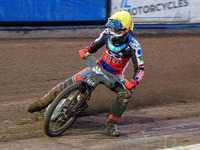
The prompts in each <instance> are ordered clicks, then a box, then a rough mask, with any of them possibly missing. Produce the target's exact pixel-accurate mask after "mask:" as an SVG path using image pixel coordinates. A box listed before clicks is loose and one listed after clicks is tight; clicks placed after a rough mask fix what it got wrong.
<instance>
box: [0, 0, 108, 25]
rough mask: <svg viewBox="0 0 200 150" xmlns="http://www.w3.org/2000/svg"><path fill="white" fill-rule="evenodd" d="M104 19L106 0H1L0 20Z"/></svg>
mask: <svg viewBox="0 0 200 150" xmlns="http://www.w3.org/2000/svg"><path fill="white" fill-rule="evenodd" d="M102 20H106V0H0V22H1V21H6V22H9V21H12V22H13V21H14V22H15V21H16V22H18V21H102Z"/></svg>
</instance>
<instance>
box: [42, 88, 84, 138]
mask: <svg viewBox="0 0 200 150" xmlns="http://www.w3.org/2000/svg"><path fill="white" fill-rule="evenodd" d="M85 91H86V89H85V87H84V86H83V85H82V84H76V85H71V86H69V87H68V88H66V89H64V90H63V91H62V92H61V93H60V94H59V95H58V96H57V97H56V98H55V99H54V101H53V102H52V103H51V104H50V106H49V108H48V109H47V110H46V112H45V117H44V132H45V134H46V135H48V136H50V137H55V136H59V135H61V134H62V133H64V132H65V131H66V130H67V129H69V128H70V127H71V126H72V124H73V123H74V122H75V121H76V119H77V118H78V115H79V114H80V112H81V110H80V111H79V112H75V113H73V114H71V112H72V111H71V110H72V109H73V108H74V106H75V105H76V103H77V102H78V100H77V99H80V95H82V94H84V93H85ZM60 103H61V104H60ZM57 106H58V107H57ZM55 113H56V114H55ZM68 114H69V115H68Z"/></svg>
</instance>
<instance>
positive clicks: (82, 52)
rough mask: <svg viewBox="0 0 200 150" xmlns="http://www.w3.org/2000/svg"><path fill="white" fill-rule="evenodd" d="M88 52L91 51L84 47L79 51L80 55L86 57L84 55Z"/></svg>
mask: <svg viewBox="0 0 200 150" xmlns="http://www.w3.org/2000/svg"><path fill="white" fill-rule="evenodd" d="M87 52H89V49H82V50H80V51H79V55H80V56H81V57H82V58H84V56H85V54H86V53H87Z"/></svg>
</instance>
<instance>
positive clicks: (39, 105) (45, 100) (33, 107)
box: [26, 68, 89, 113]
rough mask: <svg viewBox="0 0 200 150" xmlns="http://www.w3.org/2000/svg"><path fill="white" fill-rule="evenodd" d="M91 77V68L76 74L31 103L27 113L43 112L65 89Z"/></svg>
mask: <svg viewBox="0 0 200 150" xmlns="http://www.w3.org/2000/svg"><path fill="white" fill-rule="evenodd" d="M88 76H89V68H86V69H84V70H82V71H80V72H79V73H77V74H75V75H74V76H73V77H71V78H68V79H67V80H65V81H64V82H62V83H60V84H58V85H57V86H55V87H54V88H53V89H51V90H50V91H49V93H47V94H46V95H45V96H43V97H42V98H40V99H39V100H37V101H35V102H32V103H30V104H29V105H27V108H26V109H27V111H28V112H30V113H33V112H36V111H41V110H42V109H44V108H45V107H46V106H48V105H49V104H50V103H51V102H52V101H53V100H54V99H55V98H56V96H57V95H58V94H59V93H60V92H61V91H62V90H64V89H65V88H67V87H68V86H70V85H72V84H80V83H81V82H82V81H84V80H86V79H87V77H88Z"/></svg>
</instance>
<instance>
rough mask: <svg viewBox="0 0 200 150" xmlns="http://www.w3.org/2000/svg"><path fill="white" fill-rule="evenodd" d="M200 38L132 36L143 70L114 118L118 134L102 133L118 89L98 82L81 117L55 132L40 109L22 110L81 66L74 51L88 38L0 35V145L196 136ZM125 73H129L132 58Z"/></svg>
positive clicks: (136, 148) (199, 131)
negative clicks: (58, 133) (62, 131)
mask: <svg viewBox="0 0 200 150" xmlns="http://www.w3.org/2000/svg"><path fill="white" fill-rule="evenodd" d="M199 38H200V35H181V34H180V35H137V36H136V39H137V40H138V41H139V42H140V43H141V45H142V49H143V59H144V62H145V76H144V79H143V81H142V82H141V84H140V85H139V86H138V87H137V88H136V89H135V95H134V97H133V101H132V102H131V104H130V105H129V107H128V110H127V111H126V112H125V113H124V114H123V116H122V119H121V121H120V123H119V128H120V129H121V131H122V136H120V137H119V138H114V137H109V136H108V135H107V134H106V133H105V132H104V123H105V120H106V115H107V112H108V111H109V107H110V105H111V104H112V102H113V100H114V97H115V94H114V93H110V91H108V90H107V89H106V88H105V87H103V86H100V87H98V88H97V89H96V91H95V92H94V94H93V95H92V98H91V101H90V102H89V108H88V110H87V111H86V116H84V117H81V118H79V119H78V120H77V122H76V123H75V125H74V126H73V127H72V129H70V130H69V131H68V132H66V133H65V134H64V135H63V136H61V137H58V138H49V137H47V136H46V135H44V132H43V114H41V113H35V114H29V113H27V112H26V110H25V106H26V105H27V104H28V103H30V102H32V101H33V100H36V99H38V98H40V97H41V96H43V95H44V94H46V93H47V92H48V90H50V89H51V88H52V87H53V86H54V85H56V84H57V83H59V82H61V81H63V80H65V79H66V78H67V77H69V76H71V75H73V74H74V73H76V72H78V71H80V70H82V69H83V68H85V67H86V65H85V63H84V60H82V59H80V58H79V56H78V53H77V51H78V50H79V49H82V48H84V47H85V46H87V45H88V44H89V43H90V42H92V41H93V38H82V39H80V38H62V39H7V40H3V39H1V40H0V74H1V78H0V85H1V86H0V91H1V92H0V102H1V109H0V120H1V122H0V149H5V150H6V149H8V150H12V149H16V150H21V149H30V150H34V149H41V150H45V149H52V150H53V149H116V150H120V149H133V150H142V149H145V150H148V149H156V148H164V147H174V146H178V145H188V144H195V143H200V102H199V98H200V94H199V91H200V86H199V83H200V78H199V75H200V69H199V64H200V51H199V47H200V44H199ZM101 53H102V50H99V52H98V53H96V54H95V55H94V56H95V57H99V56H100V55H101ZM125 76H126V77H127V78H130V77H131V76H132V64H130V65H129V67H128V68H127V72H126V73H125ZM97 91H98V92H97Z"/></svg>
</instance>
